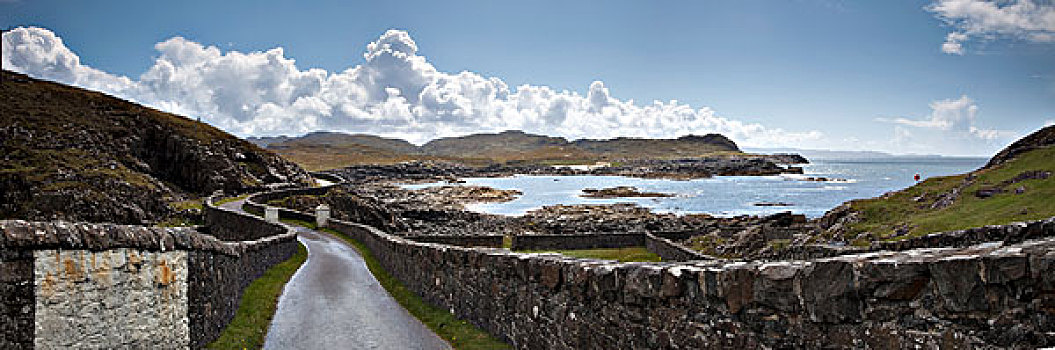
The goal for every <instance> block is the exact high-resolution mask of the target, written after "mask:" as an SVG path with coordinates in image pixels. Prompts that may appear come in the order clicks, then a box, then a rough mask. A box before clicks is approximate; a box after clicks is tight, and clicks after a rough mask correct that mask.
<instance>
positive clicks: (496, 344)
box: [282, 219, 512, 349]
mask: <svg viewBox="0 0 1055 350" xmlns="http://www.w3.org/2000/svg"><path fill="white" fill-rule="evenodd" d="M282 221H283V222H286V223H290V224H294V225H300V226H304V227H308V228H311V229H316V230H319V231H325V232H328V233H330V234H333V235H334V236H337V237H340V238H341V239H343V240H345V241H347V242H348V243H349V244H351V245H352V246H353V247H355V249H356V250H358V251H359V254H360V255H362V256H363V260H365V261H366V267H367V268H368V269H370V272H371V273H373V274H374V278H377V281H378V282H380V283H381V286H382V287H384V288H385V290H387V291H388V294H389V295H391V296H392V298H395V299H396V301H398V302H399V304H400V305H402V306H403V308H405V309H407V311H408V312H410V314H411V315H414V317H416V318H417V319H418V320H421V323H424V324H425V326H426V327H429V329H431V330H432V331H433V332H436V334H437V335H439V336H440V337H441V338H443V339H444V340H446V341H447V342H449V343H450V344H451V346H453V347H454V348H455V349H511V348H512V347H510V346H509V344H506V343H504V342H502V341H501V340H499V339H498V338H495V337H494V336H492V335H490V334H488V333H487V332H485V331H484V330H482V329H480V328H479V327H476V326H475V325H473V324H472V323H469V321H465V320H459V319H458V318H457V317H455V316H454V315H453V314H451V313H450V312H449V311H447V310H444V309H442V308H438V307H436V306H434V305H432V304H429V303H427V302H425V300H423V299H421V297H420V296H418V295H417V294H416V293H414V291H412V290H410V289H409V288H407V286H405V285H404V284H403V282H400V281H399V280H398V279H396V278H395V277H393V276H392V275H390V274H389V273H388V271H385V269H384V268H383V267H381V263H380V262H378V261H377V258H376V257H374V254H373V252H371V251H370V249H369V248H367V247H366V245H364V244H362V243H361V242H359V241H356V240H355V239H353V238H351V237H349V236H347V235H345V234H344V233H341V232H339V231H337V230H334V229H330V228H322V229H319V228H317V227H316V226H315V223H313V222H306V221H300V220H287V219H283V220H282Z"/></svg>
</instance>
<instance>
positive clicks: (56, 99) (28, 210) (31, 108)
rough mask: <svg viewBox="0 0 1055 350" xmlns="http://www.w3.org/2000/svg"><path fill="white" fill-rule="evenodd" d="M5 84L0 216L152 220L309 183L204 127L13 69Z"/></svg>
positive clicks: (0, 114)
mask: <svg viewBox="0 0 1055 350" xmlns="http://www.w3.org/2000/svg"><path fill="white" fill-rule="evenodd" d="M0 80H2V84H0V91H2V93H0V154H3V156H2V158H0V164H2V165H3V168H4V171H3V172H0V218H19V219H32V220H56V219H62V220H70V221H88V222H113V223H125V224H143V223H155V222H157V221H160V220H162V219H163V218H165V217H166V216H168V215H170V214H172V213H174V212H176V211H177V210H178V209H177V208H172V207H171V206H170V205H169V203H172V202H176V201H181V200H186V199H191V198H199V197H202V196H205V195H207V194H210V193H212V192H213V191H216V190H224V191H228V192H244V191H250V190H257V189H264V188H266V187H267V186H269V185H273V184H279V183H300V184H306V183H307V181H309V180H310V177H309V175H308V174H307V173H306V172H305V171H304V170H302V169H300V168H299V167H298V166H296V165H294V164H292V163H289V162H287V161H285V160H283V159H282V158H280V157H278V156H277V155H275V154H273V153H271V152H268V151H265V150H262V149H260V148H258V147H256V146H255V145H252V144H250V143H248V142H246V141H244V140H240V139H238V138H236V137H234V136H232V135H229V134H227V133H224V132H223V131H220V130H219V129H216V128H213V127H211V126H209V125H207V124H204V123H200V122H195V121H192V120H189V119H187V118H185V117H180V116H176V115H172V114H168V113H163V112H160V111H157V110H154V109H150V108H146V107H143V106H140V105H136V104H133V103H130V102H126V101H122V100H119V99H116V98H113V97H110V96H107V95H104V94H101V93H97V92H90V91H86V90H82V89H78V88H73V87H69V86H64V85H60V84H56V83H51V82H46V81H41V80H36V79H33V78H29V77H27V76H25V75H21V74H17V73H11V72H8V71H3V79H0Z"/></svg>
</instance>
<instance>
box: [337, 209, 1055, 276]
mask: <svg viewBox="0 0 1055 350" xmlns="http://www.w3.org/2000/svg"><path fill="white" fill-rule="evenodd" d="M332 221H334V222H337V223H338V224H340V225H345V226H352V227H358V228H360V229H365V230H368V231H370V232H371V234H373V235H374V236H376V237H377V238H379V239H382V240H386V241H389V242H391V243H396V244H399V245H404V246H416V247H420V248H427V249H436V250H440V251H455V252H461V253H465V254H483V255H488V256H494V257H512V258H516V259H522V260H545V261H548V262H554V263H560V264H571V265H580V266H584V267H596V266H607V267H611V268H626V267H638V268H659V269H666V270H678V269H694V268H699V269H705V270H727V269H738V268H749V269H752V270H759V269H762V268H772V267H774V266H782V267H806V266H810V265H815V264H825V263H851V264H854V265H861V264H870V263H878V264H887V263H893V264H901V263H929V262H939V261H949V260H957V259H991V258H1000V257H1023V256H1029V255H1043V254H1047V253H1048V252H1051V251H1055V237H1048V238H1041V239H1037V240H1031V241H1026V242H1022V243H1017V244H1012V245H1004V244H1002V243H997V244H994V243H992V242H990V243H982V244H977V245H974V246H970V247H966V248H919V249H911V250H903V251H880V252H866V253H860V254H850V255H841V256H836V257H830V258H821V259H813V260H783V261H764V260H757V261H734V260H696V261H686V262H613V261H610V260H598V259H588V258H574V257H568V256H565V255H562V254H559V253H516V252H512V251H509V250H508V249H503V248H474V247H459V246H451V245H445V244H440V243H422V242H416V241H412V240H409V239H404V238H402V237H399V236H395V235H391V234H388V233H385V232H383V231H381V230H379V229H377V228H374V227H371V226H368V225H363V224H358V223H352V222H347V221H342V220H332Z"/></svg>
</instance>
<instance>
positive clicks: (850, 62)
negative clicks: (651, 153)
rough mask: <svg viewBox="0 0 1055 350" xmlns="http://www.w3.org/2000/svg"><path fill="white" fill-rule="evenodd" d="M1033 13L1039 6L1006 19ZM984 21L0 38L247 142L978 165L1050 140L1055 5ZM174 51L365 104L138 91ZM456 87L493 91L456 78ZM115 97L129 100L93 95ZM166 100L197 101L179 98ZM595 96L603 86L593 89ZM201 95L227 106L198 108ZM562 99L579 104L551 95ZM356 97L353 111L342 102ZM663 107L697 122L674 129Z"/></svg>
mask: <svg viewBox="0 0 1055 350" xmlns="http://www.w3.org/2000/svg"><path fill="white" fill-rule="evenodd" d="M1023 3H1024V4H1025V5H1033V6H1032V7H1030V6H1021V7H1020V8H1012V7H1010V6H1015V5H1022V4H1023ZM986 5H987V4H985V2H983V1H968V0H948V1H939V2H937V3H935V2H929V1H868V2H856V1H854V2H850V1H847V2H843V1H834V0H830V1H820V0H816V1H814V0H799V1H751V0H748V1H685V2H678V1H658V2H656V1H652V2H644V1H538V2H516V3H513V2H496V1H458V2H436V1H421V2H418V1H400V2H370V3H356V2H346V1H332V2H312V3H310V4H297V3H292V2H275V1H256V2H236V1H206V2H198V1H180V2H166V3H155V2H138V1H102V2H82V1H43V0H41V1H37V0H34V1H14V2H11V1H7V2H0V27H3V28H7V29H11V28H17V27H31V26H32V27H39V28H44V29H46V30H48V31H50V32H51V33H53V35H54V36H55V37H58V38H61V39H62V42H63V44H64V45H65V46H66V47H68V49H69V51H70V52H72V53H73V54H75V55H76V56H77V57H79V60H80V64H81V65H82V66H83V67H86V69H92V70H93V71H98V72H100V74H106V76H105V77H103V78H98V75H93V74H87V73H84V74H81V73H77V74H75V75H49V74H53V73H49V72H54V71H55V69H51V68H48V67H45V66H42V64H50V63H48V62H44V63H40V62H36V61H32V60H33V59H38V60H39V57H36V56H34V57H28V58H25V59H24V60H22V61H19V62H21V63H18V62H13V61H11V60H12V59H11V58H9V57H8V55H9V54H8V53H9V51H7V50H9V49H11V48H13V47H15V46H17V45H20V44H18V43H19V41H15V38H11V39H9V38H8V35H6V34H5V41H4V45H5V47H4V49H5V51H4V54H5V58H4V59H5V61H4V62H5V66H4V67H5V69H14V70H19V71H23V72H26V73H29V74H31V75H36V76H41V77H43V78H51V79H54V80H59V81H63V82H67V83H73V84H77V85H81V86H85V87H88V88H96V89H99V90H104V91H107V92H111V93H114V94H115V95H118V96H121V97H125V98H129V99H133V100H136V101H138V102H142V103H147V104H150V105H154V106H157V107H159V108H162V109H167V110H171V111H173V112H178V113H183V114H188V115H192V116H202V117H203V118H204V119H206V120H207V121H210V122H211V123H213V124H215V125H218V126H220V127H223V128H225V129H227V130H229V131H231V132H234V133H236V134H239V135H242V136H249V135H274V134H299V133H303V132H306V131H311V130H315V129H331V130H340V131H348V132H370V133H380V134H386V135H390V136H401V137H406V138H409V139H412V140H414V141H416V142H423V141H425V140H427V139H430V138H433V137H438V136H449V135H457V134H464V133H468V132H474V131H494V130H497V129H505V128H522V129H526V130H528V131H534V132H540V133H547V134H556V135H561V136H566V137H570V138H577V137H596V138H603V137H614V136H651V137H674V136H680V135H679V134H685V133H699V132H706V131H715V132H723V133H727V134H732V137H733V139H734V140H736V141H737V142H739V143H741V144H745V145H751V146H762V147H765V146H785V147H795V146H798V147H807V148H830V149H877V150H883V151H890V152H895V153H940V154H959V155H964V154H970V155H984V154H990V153H992V152H995V151H996V150H998V149H999V148H1000V147H1002V146H1004V145H1006V143H1007V142H1010V141H1012V140H1013V139H1014V138H1016V137H1019V136H1022V135H1024V134H1026V133H1028V132H1030V131H1033V130H1035V129H1038V128H1040V127H1041V126H1043V125H1045V123H1050V122H1051V121H1052V120H1055V43H1053V41H1055V40H1053V39H1052V38H1051V36H1052V35H1053V34H1052V33H1053V31H1055V29H1053V28H1052V27H1051V26H1055V24H1050V23H1045V22H1043V18H1045V17H1044V15H1045V14H1046V13H1048V12H1046V11H1048V10H1050V7H1051V4H1050V3H1032V2H1030V1H1019V4H1010V5H1009V4H1007V3H1003V4H992V5H993V6H988V7H987V6H986ZM986 11H989V12H988V13H987V12H986ZM987 16H988V17H987ZM1001 16H1003V17H1001ZM1031 16H1033V17H1031ZM993 18H998V19H1007V18H1010V20H1003V21H993V20H991V19H993ZM1037 18H1040V19H1041V20H1036V19H1037ZM1016 21H1017V22H1016ZM1009 23H1010V24H1009ZM1016 23H1017V24H1016ZM987 26H988V27H987ZM390 29H397V30H401V31H405V32H406V33H407V34H408V35H409V38H406V37H402V36H398V35H392V36H387V33H386V31H388V30H390ZM950 33H963V34H964V35H965V37H966V38H963V39H956V38H954V37H950ZM33 35H40V33H36V34H33ZM30 36H31V35H29V34H27V35H26V36H24V37H22V40H28V39H25V38H26V37H30ZM177 36H179V37H182V38H185V41H186V42H181V43H178V44H179V45H191V44H193V45H196V44H201V45H203V46H205V47H208V46H215V47H216V48H217V49H218V51H219V52H220V56H217V57H221V56H223V55H225V54H227V53H230V52H236V53H244V54H246V55H249V54H251V53H254V52H255V53H262V52H264V51H267V50H271V49H273V48H276V47H281V48H282V49H283V51H282V55H280V56H281V57H282V58H284V59H294V60H295V68H296V70H297V71H296V72H295V73H296V74H301V73H303V72H308V70H309V69H311V68H318V69H321V70H323V71H324V72H323V73H322V74H325V76H324V77H316V78H318V79H317V80H320V81H325V82H323V83H322V84H324V85H327V86H328V85H332V84H330V82H331V81H332V80H333V79H335V78H336V77H335V76H336V75H339V74H341V73H342V72H346V70H348V69H355V68H356V67H358V68H360V69H358V70H357V71H356V72H351V73H354V74H355V75H354V76H349V77H347V78H348V79H349V81H356V82H359V83H357V84H360V85H362V86H360V85H356V86H358V87H355V88H354V89H357V90H355V91H359V92H347V91H345V90H340V89H336V88H332V87H329V88H328V87H325V86H324V87H321V88H318V90H319V91H316V92H314V94H315V95H318V96H319V98H318V99H317V100H318V101H316V100H315V99H307V98H305V99H301V100H303V101H302V102H303V103H301V104H300V107H303V106H306V105H310V103H308V102H316V105H319V106H322V107H319V108H315V109H305V108H293V105H294V102H295V101H296V100H298V99H300V98H299V97H306V96H309V95H311V96H315V95H312V93H308V94H301V95H296V96H286V95H282V96H279V97H274V96H272V95H275V94H271V93H261V94H260V96H248V95H247V94H252V91H258V90H260V89H251V90H250V92H245V91H238V89H239V87H245V86H256V85H255V84H260V83H261V82H260V81H257V82H247V83H245V84H240V85H238V86H233V85H232V86H218V85H207V84H209V81H213V82H216V83H214V84H224V82H225V81H229V80H230V79H239V77H238V74H235V75H233V76H227V77H226V78H224V79H219V78H216V77H212V78H208V76H205V75H203V74H205V73H202V72H200V71H194V70H195V69H198V70H201V69H202V68H201V66H197V68H195V67H191V66H187V67H183V68H185V70H182V72H183V73H181V74H182V75H178V76H181V77H185V78H180V79H176V78H172V76H166V77H165V78H164V79H169V82H168V83H166V84H162V83H160V82H159V81H160V80H163V79H162V78H157V77H155V78H154V79H151V80H149V84H148V82H147V81H146V80H143V79H142V78H141V75H143V74H144V73H146V72H148V71H149V70H151V69H152V67H156V66H157V65H158V62H159V57H160V58H162V59H165V57H167V56H165V55H164V54H163V53H161V51H159V50H158V49H156V48H155V45H156V44H158V43H160V42H165V41H166V40H169V39H171V38H173V37H177ZM950 38H952V39H950ZM389 39H391V40H395V41H391V42H393V43H395V42H411V43H413V44H414V45H415V46H416V50H411V51H413V52H410V56H413V57H411V58H407V57H404V56H407V55H401V54H400V50H398V48H397V49H395V50H390V51H387V52H386V53H384V54H385V55H390V54H391V55H394V56H392V57H396V58H400V59H406V60H405V61H400V62H398V64H393V63H384V62H389V61H391V60H389V59H384V58H378V59H377V60H375V62H368V59H367V58H364V53H365V52H368V48H367V45H368V44H370V43H371V42H389V41H390V40H389ZM400 40H402V41H400ZM29 42H32V40H29ZM188 43H191V44H188ZM943 44H955V46H951V47H950V46H944V47H943ZM21 45H24V43H23V44H21ZM173 45H175V44H173ZM193 45H192V46H193ZM399 45H404V44H399ZM170 46H172V45H170ZM397 46H398V45H397ZM943 48H944V49H945V50H943ZM38 51H39V50H36V51H34V50H29V51H26V52H37V53H39V52H38ZM206 51H207V50H206ZM20 52H21V51H20ZM203 52H204V51H203ZM21 54H25V52H22V53H21ZM16 55H17V54H13V55H11V57H15V56H16ZM37 56H40V55H37ZM44 56H47V55H44ZM214 56H215V55H214ZM49 57H50V56H49ZM203 57H204V56H203ZM375 57H382V56H376V55H375ZM384 57H388V56H384ZM415 57H420V58H421V59H422V60H423V61H425V62H424V64H427V65H429V66H427V67H425V68H422V69H423V70H421V72H424V73H421V74H417V75H415V74H410V73H407V70H408V69H409V70H418V69H419V68H421V66H420V65H415V64H416V63H414V62H418V61H415V60H414V58H415ZM243 58H245V57H243ZM218 59H219V58H218ZM232 59H233V58H232ZM246 60H248V61H252V60H251V59H250V58H246ZM9 61H11V62H9ZM173 62H175V61H173ZM265 65H266V64H265ZM176 66H179V64H176ZM216 67H225V66H224V65H218V66H216ZM401 67H402V68H401ZM407 67H414V68H407ZM429 67H433V68H431V69H430V68H429ZM214 69H219V68H215V67H214ZM371 69H374V70H373V71H371ZM432 70H435V71H437V72H440V73H442V74H439V75H437V74H433V73H431V72H432ZM176 71H177V72H180V71H181V70H179V69H177V70H176ZM272 71H273V70H272ZM462 71H467V72H471V73H473V74H475V75H476V76H477V77H478V78H481V79H482V80H481V79H476V78H477V77H470V78H472V79H469V78H465V77H459V76H458V73H460V72H462ZM369 72H373V73H369ZM393 72H395V73H393ZM400 72H402V73H400ZM214 73H215V72H214ZM368 73H369V74H368ZM215 74H218V73H215ZM422 74H423V75H422ZM243 75H247V76H248V75H253V74H249V73H245V74H243ZM75 76H76V77H75ZM188 76H193V77H195V78H186V77H188ZM90 77H96V78H90ZM124 77H127V78H128V79H130V80H131V81H132V82H131V83H128V84H131V85H129V86H123V85H121V86H118V85H120V84H126V83H125V82H119V83H114V82H105V83H100V82H98V80H99V79H103V80H105V79H118V80H120V79H119V78H124ZM203 77H204V78H203ZM370 77H373V78H370ZM421 77H425V78H421ZM463 78H464V79H463ZM490 78H497V79H500V80H501V83H502V84H504V85H506V86H507V87H508V89H509V90H510V92H509V93H510V94H516V93H517V92H518V91H519V90H520V89H519V88H518V87H520V86H521V85H524V84H529V85H530V86H534V87H543V88H546V89H547V90H549V91H550V93H548V94H547V93H545V92H542V93H540V94H537V95H536V97H534V99H533V101H538V100H539V99H540V98H541V99H542V100H544V102H545V104H544V105H541V106H539V105H532V106H528V107H530V108H527V107H524V106H523V105H524V102H523V101H526V100H528V99H527V98H524V97H523V96H522V95H523V94H517V95H518V97H517V98H516V101H519V102H518V103H519V105H518V106H520V107H515V108H514V107H509V106H504V107H503V105H500V104H499V103H497V102H495V101H494V100H498V102H502V103H509V101H510V100H511V99H512V98H509V97H503V96H505V95H504V94H503V92H501V91H499V92H498V93H497V94H496V97H492V100H490V101H489V100H487V98H486V97H480V96H479V95H480V94H478V93H476V92H474V91H476V90H472V89H473V88H466V87H465V86H470V85H471V86H476V87H479V86H482V85H481V84H486V83H487V80H488V79H490ZM64 79H65V81H64ZM91 79H95V80H91ZM282 79H287V78H286V77H283V78H282ZM288 79H289V80H290V81H303V80H304V79H307V78H304V77H300V75H298V78H288ZM422 79H424V80H422ZM459 79H462V80H459ZM465 79H468V80H465ZM114 81H117V80H114ZM173 81H179V82H180V83H188V81H195V82H198V83H201V84H206V85H205V86H204V87H196V88H194V87H181V88H180V89H176V90H172V88H171V85H172V82H173ZM262 81H277V80H275V79H265V80H262ZM283 81H285V80H283ZM435 81H439V82H438V83H437V82H435ZM451 81H454V83H450V82H451ZM466 81H470V82H466ZM481 81H482V82H481ZM595 81H601V82H603V86H595V85H593V82H595ZM364 82H365V83H364ZM472 82H475V83H472ZM115 84H116V85H115ZM312 84H315V83H311V84H307V85H305V86H308V87H305V89H309V90H310V89H311V86H314V85H312ZM363 84H366V85H363ZM370 84H375V85H376V86H375V85H370ZM408 84H409V85H408ZM415 84H418V85H421V86H425V87H426V88H424V89H420V86H417V87H416V86H414V85H415ZM437 84H438V85H437ZM445 84H446V85H445ZM147 85H149V86H147ZM294 85H296V84H294ZM315 85H317V84H315ZM353 85H354V84H353ZM161 86H164V89H168V90H164V89H163V88H162V87H161ZM296 86H300V85H296ZM392 86H395V87H397V88H398V87H407V88H400V89H399V91H397V92H398V94H399V95H400V96H403V97H405V99H406V100H408V101H406V105H407V106H406V108H402V109H400V108H396V107H392V106H391V104H389V105H388V106H387V107H386V106H385V102H393V99H394V97H393V96H394V95H392V94H391V93H388V92H386V91H388V90H385V87H392ZM427 86H435V87H436V88H435V89H431V88H427ZM458 86H460V87H458ZM591 86H593V88H594V89H595V90H596V91H594V94H593V95H592V96H602V97H603V98H606V99H608V100H609V101H612V102H611V103H603V104H602V105H588V103H587V102H586V100H589V98H590V96H591V90H592V89H591ZM195 89H204V90H209V91H223V92H224V93H223V94H214V95H211V96H205V97H200V96H199V97H187V95H188V93H187V91H194V90H195ZM298 89H299V88H298ZM371 89H375V90H377V91H373V90H371ZM488 89H491V90H493V89H492V88H488ZM360 90H362V91H360ZM408 90H413V91H408ZM431 90H437V91H445V92H446V94H447V95H443V94H440V95H442V96H447V97H439V100H436V101H440V102H436V101H433V100H429V99H427V98H425V97H421V98H419V97H417V96H416V95H415V96H411V95H408V94H410V93H411V92H414V93H419V92H420V91H431ZM491 90H487V89H485V90H481V91H485V92H486V91H491ZM499 90H501V89H500V88H499ZM564 90H567V91H568V93H571V94H573V95H574V96H571V95H568V96H565V95H560V92H562V91H564ZM364 91H365V92H364ZM372 91H373V92H372ZM357 93H358V94H359V95H361V98H350V99H343V98H342V97H341V96H344V94H350V95H355V94H357ZM220 95H223V96H222V97H224V98H225V99H226V100H220V98H219V97H217V96H220ZM265 95H267V96H265ZM359 95H355V96H359ZM455 95H457V96H458V97H457V98H454V99H453V100H452V98H451V96H455ZM269 96H270V97H269ZM275 96H277V95H275ZM298 96H299V97H298ZM326 96H329V97H326ZM538 96H542V97H538ZM554 96H556V97H554ZM561 96H564V97H561ZM576 97H578V99H576ZM195 98H199V99H197V100H196V99H195ZM201 98H204V99H207V100H209V101H208V102H202V100H200V99H201ZM269 98H272V99H276V100H275V101H273V102H274V103H273V105H274V106H265V105H267V104H268V102H269V101H270V100H269ZM554 98H564V99H565V100H567V101H570V102H568V103H570V104H571V105H572V107H570V109H569V107H561V108H563V109H559V108H557V107H555V106H560V104H559V103H554V102H553V101H555V100H553V99H554ZM547 99H548V100H547ZM346 100H355V101H358V102H354V101H346ZM462 100H464V101H463V102H457V103H456V102H451V101H462ZM580 100H581V101H580ZM630 100H633V102H632V105H635V106H639V107H646V106H649V105H652V104H653V103H652V101H653V100H659V101H664V102H665V103H667V104H666V105H665V106H664V107H663V108H652V109H649V110H644V109H634V108H631V107H628V106H627V105H626V104H627V103H630ZM671 100H676V101H677V103H678V104H677V106H681V107H686V106H687V107H689V109H690V110H692V111H694V112H693V113H691V115H686V114H684V113H685V112H684V111H682V112H679V111H677V108H673V107H671V106H670V105H669V101H671ZM567 101H566V102H567ZM231 104H233V105H234V106H236V107H239V108H233V107H231V106H228V105H231ZM447 104H452V105H451V106H448V105H447ZM323 105H324V106H323ZM453 105H456V106H453ZM445 106H446V107H445ZM452 106H453V107H452ZM591 106H593V107H591ZM613 106H614V107H613ZM415 107H420V108H417V109H415ZM580 107H581V109H582V110H581V111H578V112H577V109H576V108H580ZM594 107H596V108H594ZM386 108H388V109H386ZM393 108H394V109H393ZM591 108H593V109H591ZM605 108H609V109H611V110H609V111H605V110H604V109H605ZM672 108H673V109H672ZM701 108H705V109H707V110H706V111H703V112H700V111H699V110H700V109H701ZM529 109H530V110H531V111H530V112H527V110H529ZM560 113H565V114H563V115H559V114H560ZM572 114H574V115H572ZM708 118H710V119H708ZM593 121H598V122H597V124H594V123H593ZM602 121H603V122H602Z"/></svg>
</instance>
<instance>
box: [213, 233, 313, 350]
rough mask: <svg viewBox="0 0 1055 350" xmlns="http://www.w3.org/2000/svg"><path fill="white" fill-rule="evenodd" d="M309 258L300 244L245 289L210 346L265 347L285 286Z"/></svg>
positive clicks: (216, 347) (214, 347) (226, 347)
mask: <svg viewBox="0 0 1055 350" xmlns="http://www.w3.org/2000/svg"><path fill="white" fill-rule="evenodd" d="M307 259H308V251H307V249H305V248H304V246H303V245H301V244H299V243H298V244H297V253H296V254H294V255H293V257H291V258H289V259H288V260H286V261H283V262H281V263H279V264H278V265H275V266H272V267H271V268H270V269H268V270H267V271H266V272H264V275H263V276H260V278H257V279H256V280H254V281H253V282H252V283H250V284H249V286H248V287H246V288H245V291H243V292H242V301H241V303H239V304H238V311H237V312H236V313H235V315H234V319H232V320H231V323H229V324H227V328H224V330H223V333H221V334H220V337H219V338H216V340H215V341H213V342H212V343H209V345H207V346H206V347H207V348H209V349H239V350H242V349H259V348H261V347H263V346H264V339H265V337H266V336H267V329H268V326H270V325H271V318H272V317H274V315H275V308H276V307H277V306H278V297H279V295H281V294H282V288H284V287H285V286H286V282H289V279H290V278H292V277H293V274H294V273H295V272H297V269H299V268H300V265H302V264H304V261H305V260H307Z"/></svg>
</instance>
